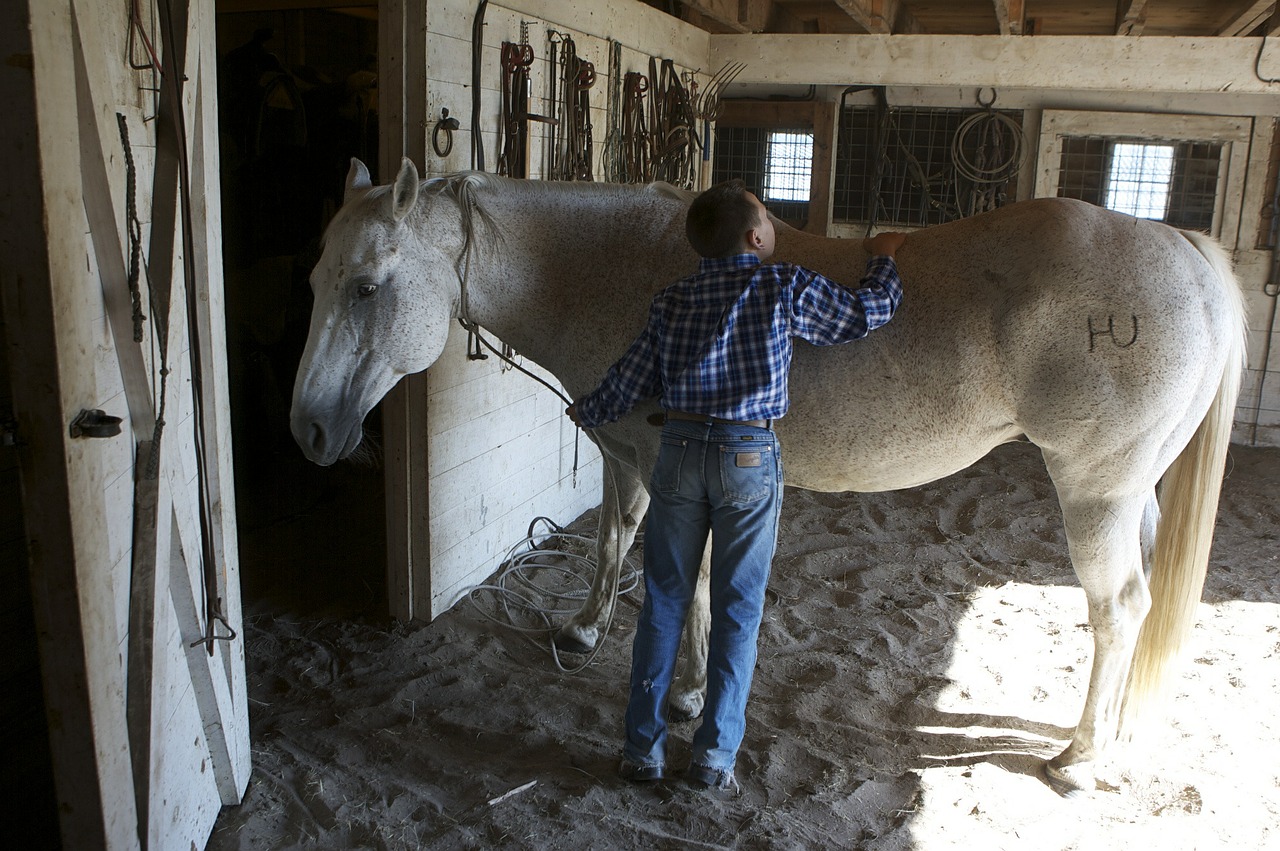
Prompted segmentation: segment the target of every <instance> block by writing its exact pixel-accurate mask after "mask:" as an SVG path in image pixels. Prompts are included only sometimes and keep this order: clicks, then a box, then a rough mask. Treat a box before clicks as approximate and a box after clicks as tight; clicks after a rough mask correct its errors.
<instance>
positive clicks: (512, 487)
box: [416, 0, 708, 617]
mask: <svg viewBox="0 0 1280 851" xmlns="http://www.w3.org/2000/svg"><path fill="white" fill-rule="evenodd" d="M475 6H476V4H475V3H474V2H473V0H438V2H436V0H433V2H430V3H429V4H428V5H427V15H428V16H427V68H428V74H427V76H428V79H427V117H428V123H427V124H426V126H425V128H424V129H425V131H426V133H427V134H428V137H427V139H426V140H425V144H424V145H423V147H424V149H425V150H426V152H427V153H426V164H427V171H428V173H430V174H440V173H447V172H452V171H457V170H461V169H465V168H468V167H469V166H470V164H471V162H470V148H471V141H470V138H471V137H470V120H469V117H470V115H471V90H470V87H469V85H468V84H469V81H470V68H471V24H472V20H473V16H474V13H475ZM521 21H524V22H526V25H527V27H528V34H529V43H530V45H531V46H532V47H533V50H534V53H535V56H536V58H535V60H534V64H533V67H532V69H531V74H530V76H531V81H532V84H531V87H532V92H533V102H532V106H531V110H532V111H534V112H539V113H548V112H550V107H549V106H547V105H546V104H545V101H544V99H545V98H546V93H547V72H548V65H549V62H548V51H547V44H548V42H547V30H548V29H549V28H550V29H555V30H558V31H560V32H564V33H568V34H569V35H571V36H572V38H573V39H574V41H575V43H576V48H577V52H578V55H579V56H581V57H583V58H585V59H588V60H590V61H591V62H593V63H594V64H595V68H596V83H595V86H594V88H593V89H592V90H591V95H590V100H591V121H592V125H593V127H594V147H593V153H594V156H595V158H596V167H595V173H596V175H597V179H599V177H600V175H601V174H602V169H601V166H600V161H599V158H600V155H601V151H602V150H603V147H604V144H603V143H604V139H605V134H606V132H607V127H608V117H607V105H608V92H609V82H610V81H609V79H608V70H609V53H608V50H609V47H608V41H607V39H608V38H613V39H616V40H617V41H619V42H620V43H621V44H622V45H623V49H622V73H624V74H625V73H626V72H628V71H643V72H645V73H647V72H648V66H649V57H650V56H657V57H658V58H659V59H662V58H667V59H672V60H674V62H675V64H676V65H677V66H678V67H679V68H680V69H682V70H698V69H703V68H705V66H706V57H707V44H708V40H707V34H706V33H705V32H702V31H701V30H697V29H696V28H694V27H690V26H688V25H686V24H684V23H682V22H681V21H678V20H676V19H675V18H672V17H671V16H669V15H665V14H662V13H660V12H657V11H656V10H654V9H652V8H649V7H647V6H644V5H642V4H639V3H624V4H610V3H598V2H590V1H589V0H572V2H565V0H558V2H555V1H553V0H504V2H502V3H496V2H494V3H490V4H489V7H488V10H487V13H486V17H485V22H486V26H485V30H484V39H483V42H484V47H483V53H482V58H481V63H482V68H483V77H482V103H483V111H482V122H483V125H482V134H483V138H484V144H485V151H486V154H485V156H486V165H487V167H488V169H489V170H490V171H492V170H494V168H495V166H496V163H497V157H498V151H497V150H496V148H495V146H496V143H497V132H496V131H497V122H498V118H497V117H498V111H499V99H500V91H499V88H498V87H499V79H500V78H499V71H498V69H499V59H500V50H501V45H502V42H504V41H512V42H518V41H519V40H520V24H521ZM441 108H447V109H448V110H449V112H450V114H451V115H453V116H455V117H457V118H458V119H459V120H460V121H461V123H462V128H461V129H460V130H459V131H458V132H456V133H455V134H454V147H453V150H452V152H451V153H450V155H449V156H448V157H444V158H441V157H437V156H436V155H435V153H434V152H433V151H432V150H431V147H430V137H429V134H430V131H431V128H432V126H433V124H434V120H435V119H436V118H438V117H439V115H440V110H441ZM545 134H546V131H545V125H541V124H536V123H535V124H533V125H532V126H531V136H532V143H531V153H530V168H531V176H532V177H534V178H540V177H541V176H542V174H543V166H544V162H545V159H544V152H543V144H544V141H545ZM465 351H466V334H465V333H463V332H462V331H461V329H460V328H456V327H455V329H454V331H453V333H452V334H451V336H450V339H449V343H448V345H447V347H446V348H445V351H444V354H443V355H442V356H441V358H440V360H439V361H438V362H437V363H436V364H435V366H433V367H432V368H431V369H430V370H429V371H428V374H427V391H426V392H427V394H428V398H427V414H426V416H427V423H428V424H427V428H428V435H429V438H428V439H429V467H430V480H429V484H428V487H429V493H430V518H431V519H430V524H431V529H430V580H429V582H430V592H429V601H425V600H420V603H419V606H418V608H417V609H416V613H417V616H419V617H425V616H428V615H427V614H426V609H427V607H428V604H429V611H430V615H429V616H430V617H435V616H436V615H437V614H439V613H440V612H442V611H444V610H446V609H448V608H449V607H450V606H451V605H453V604H454V603H455V602H456V600H457V597H458V593H459V592H460V591H461V590H462V589H465V588H466V587H467V586H469V585H472V584H475V583H477V582H480V581H481V580H482V579H484V578H485V577H486V576H487V575H488V574H489V573H491V572H492V571H493V570H494V569H495V568H496V567H497V566H498V561H499V559H500V558H501V557H502V556H503V555H504V554H505V552H506V551H507V549H508V548H509V547H510V546H511V545H512V544H514V543H516V542H517V541H519V540H520V539H521V538H523V537H524V536H525V534H526V531H527V528H528V526H529V524H530V521H532V520H533V519H534V518H535V517H538V516H545V517H549V518H550V519H552V520H553V521H555V522H557V523H562V524H563V523H567V522H569V521H571V520H573V519H574V518H576V517H577V516H578V515H580V514H581V513H582V512H584V511H586V510H587V509H589V508H592V507H594V506H595V505H597V504H599V501H600V479H601V464H600V460H599V455H598V454H597V453H596V451H595V448H594V446H592V444H591V443H590V442H589V441H587V440H586V439H585V438H583V439H582V440H581V444H580V456H581V457H580V465H579V470H578V476H577V484H576V486H575V485H574V482H573V476H572V475H571V469H572V465H573V455H574V439H575V431H576V430H575V429H574V428H573V426H572V425H571V424H570V423H569V421H568V419H567V418H566V417H565V416H564V415H563V409H564V404H563V402H561V401H560V399H559V398H557V397H556V396H555V395H554V394H553V393H551V392H550V391H547V390H545V389H543V388H541V387H540V386H539V385H537V384H536V383H535V382H533V381H532V380H531V379H529V378H527V377H526V376H523V375H521V374H519V373H518V372H515V371H510V370H506V371H504V370H503V369H502V367H501V365H500V363H499V361H498V360H497V358H494V357H490V358H489V359H488V360H484V361H469V360H467V359H466V356H465ZM619 354H621V352H619ZM525 365H526V366H533V365H532V364H530V363H528V362H527V361H526V363H525ZM544 377H549V376H546V374H545V373H544Z"/></svg>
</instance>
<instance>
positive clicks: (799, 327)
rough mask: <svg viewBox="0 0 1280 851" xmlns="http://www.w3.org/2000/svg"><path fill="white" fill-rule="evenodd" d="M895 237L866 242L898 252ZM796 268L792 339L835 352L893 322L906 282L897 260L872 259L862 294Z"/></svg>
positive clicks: (888, 257) (860, 288) (860, 289)
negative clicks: (834, 348) (841, 345)
mask: <svg viewBox="0 0 1280 851" xmlns="http://www.w3.org/2000/svg"><path fill="white" fill-rule="evenodd" d="M881 236H884V234H882V235H881ZM901 236H902V235H901V234H895V235H893V237H901ZM893 237H890V238H889V239H885V240H880V241H879V242H877V241H876V240H867V245H868V248H870V246H871V245H872V244H874V245H875V246H876V248H877V249H880V250H887V251H892V252H896V251H897V248H898V247H899V246H901V244H902V240H901V239H900V238H893ZM877 239H878V238H877ZM794 268H795V271H796V274H795V278H794V281H793V289H792V292H793V302H792V307H791V333H792V334H793V335H795V336H797V337H800V338H801V339H804V340H808V341H809V342H810V343H813V344H814V345H818V346H830V345H835V344H837V343H847V342H849V341H851V340H857V339H860V338H862V337H865V336H866V335H867V334H868V333H869V332H870V331H872V330H873V329H875V328H879V327H880V326H881V325H883V324H885V323H886V322H888V321H889V320H890V319H891V318H893V314H894V313H895V312H896V311H897V309H898V305H899V304H900V303H901V302H902V279H901V278H900V277H899V276H898V266H897V263H896V262H895V261H894V259H893V255H892V254H873V255H872V256H871V257H870V258H868V260H867V269H866V273H865V274H864V275H863V276H862V279H861V280H860V281H859V282H858V287H857V289H851V288H846V287H843V286H841V285H840V284H838V283H836V282H835V281H832V280H830V279H829V278H826V277H823V276H822V275H820V274H818V273H817V272H814V271H811V270H809V269H805V268H802V267H794Z"/></svg>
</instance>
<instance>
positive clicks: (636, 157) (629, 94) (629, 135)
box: [618, 71, 650, 183]
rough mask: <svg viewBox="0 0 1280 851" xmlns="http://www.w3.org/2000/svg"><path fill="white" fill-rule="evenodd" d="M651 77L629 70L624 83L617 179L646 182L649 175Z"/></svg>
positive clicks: (624, 181)
mask: <svg viewBox="0 0 1280 851" xmlns="http://www.w3.org/2000/svg"><path fill="white" fill-rule="evenodd" d="M648 92H649V78H648V77H646V76H645V75H644V74H641V73H639V72H638V71H628V72H627V76H626V78H625V79H624V80H623V84H622V136H621V138H620V140H619V145H618V147H619V162H618V166H619V168H618V179H619V180H620V181H621V182H623V183H645V182H647V181H648V175H649V173H650V172H649V130H648V122H647V121H646V120H645V96H646V95H647V94H648Z"/></svg>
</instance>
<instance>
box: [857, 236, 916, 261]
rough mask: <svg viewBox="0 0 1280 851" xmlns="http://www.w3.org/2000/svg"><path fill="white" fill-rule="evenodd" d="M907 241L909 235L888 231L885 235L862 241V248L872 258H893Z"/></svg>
mask: <svg viewBox="0 0 1280 851" xmlns="http://www.w3.org/2000/svg"><path fill="white" fill-rule="evenodd" d="M906 241H907V235H906V234H905V233H899V232H897V231H889V230H887V231H885V232H884V233H878V234H876V235H875V236H873V237H871V238H870V239H864V240H862V247H863V248H865V249H866V250H867V252H868V253H870V254H871V255H872V256H875V255H887V256H889V257H892V256H893V255H894V252H896V251H897V250H898V249H899V248H901V247H902V243H904V242H906Z"/></svg>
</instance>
